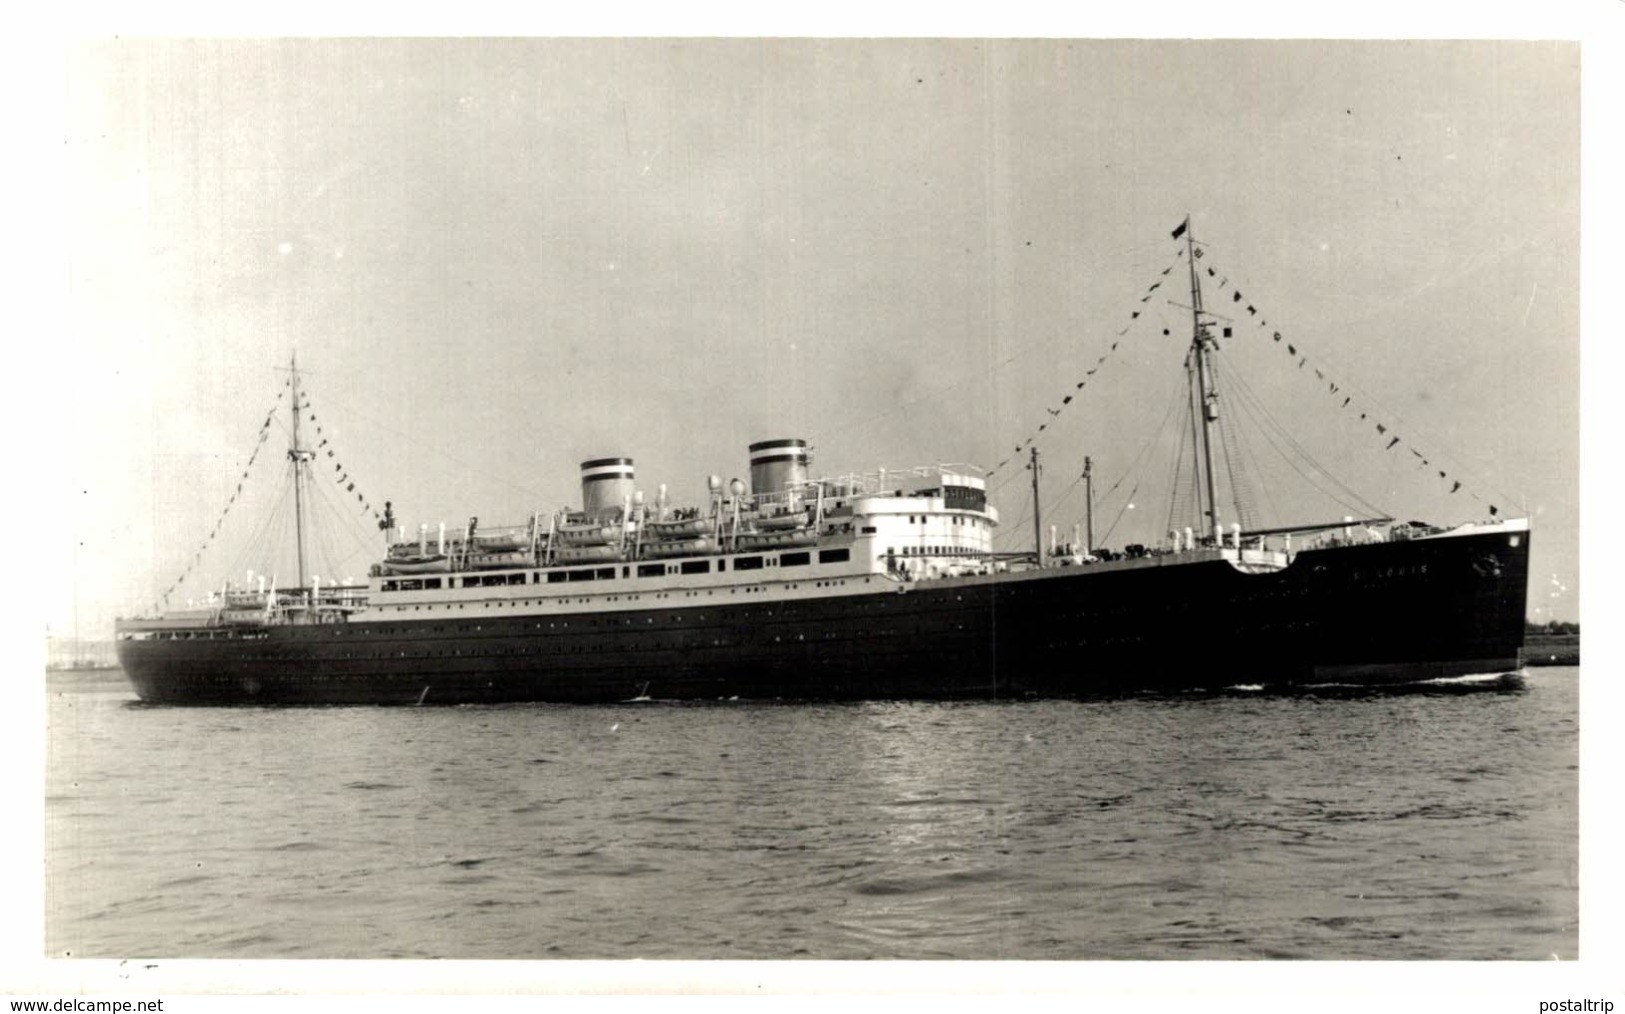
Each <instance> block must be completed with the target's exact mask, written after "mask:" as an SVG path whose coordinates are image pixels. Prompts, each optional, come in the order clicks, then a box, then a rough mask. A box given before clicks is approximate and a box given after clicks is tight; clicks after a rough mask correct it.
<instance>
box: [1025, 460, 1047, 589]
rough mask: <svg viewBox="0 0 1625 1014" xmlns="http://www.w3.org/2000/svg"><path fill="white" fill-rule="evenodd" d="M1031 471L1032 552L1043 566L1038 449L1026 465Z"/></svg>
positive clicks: (1042, 527) (1042, 519) (1042, 524)
mask: <svg viewBox="0 0 1625 1014" xmlns="http://www.w3.org/2000/svg"><path fill="white" fill-rule="evenodd" d="M1028 467H1029V468H1031V469H1032V470H1033V552H1034V554H1035V557H1034V558H1035V559H1036V560H1037V561H1038V565H1039V566H1040V567H1042V566H1043V565H1044V515H1043V511H1042V510H1040V508H1039V505H1038V448H1036V447H1034V448H1033V453H1032V462H1031V464H1030V465H1028Z"/></svg>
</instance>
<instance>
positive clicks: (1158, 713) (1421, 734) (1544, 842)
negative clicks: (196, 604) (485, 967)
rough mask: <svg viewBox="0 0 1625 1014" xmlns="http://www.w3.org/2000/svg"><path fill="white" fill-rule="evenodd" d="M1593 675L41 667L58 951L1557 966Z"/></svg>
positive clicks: (1572, 889) (50, 917)
mask: <svg viewBox="0 0 1625 1014" xmlns="http://www.w3.org/2000/svg"><path fill="white" fill-rule="evenodd" d="M115 675H116V674H115ZM1578 676H1579V673H1578V670H1577V669H1565V668H1554V669H1532V670H1530V671H1529V676H1528V679H1527V682H1526V685H1525V686H1524V688H1523V689H1520V690H1510V691H1508V690H1501V691H1493V690H1491V691H1483V690H1481V691H1476V692H1472V693H1437V694H1435V693H1400V694H1383V695H1374V696H1354V697H1333V698H1327V697H1311V696H1291V697H1278V696H1264V695H1258V694H1251V695H1249V694H1246V693H1236V694H1230V695H1219V696H1202V697H1150V698H1135V699H1124V700H1111V701H1084V702H1069V701H1061V702H1040V703H1010V704H908V703H887V704H862V705H838V706H836V705H831V706H820V705H765V704H729V705H720V704H719V705H713V706H675V705H662V704H652V705H651V704H644V705H624V706H620V707H558V706H541V705H537V706H504V707H459V708H397V709H380V708H315V709H280V710H279V709H229V710H228V709H185V708H165V707H148V706H142V705H139V704H136V703H134V696H133V694H131V693H130V692H129V691H128V689H127V688H126V687H125V686H124V685H122V684H121V683H119V682H116V681H102V682H90V681H85V680H84V679H83V678H82V677H80V678H74V679H67V680H60V681H58V680H53V681H52V682H51V683H50V684H49V715H48V718H49V733H48V748H49V757H48V772H47V782H48V784H47V790H46V791H47V795H46V804H45V815H46V859H47V880H46V947H47V952H48V953H49V954H51V955H54V956H61V955H72V956H84V957H122V956H161V957H230V958H273V957H289V958H302V957H312V958H314V957H329V958H379V957H413V958H417V957H422V958H428V957H445V958H634V957H639V958H794V957H809V958H899V959H904V958H908V959H912V958H964V959H979V958H998V959H1012V958H1042V959H1096V958H1289V957H1300V958H1541V959H1549V958H1550V957H1551V956H1553V955H1554V954H1555V955H1558V956H1560V957H1564V958H1572V957H1574V956H1575V955H1576V950H1577V947H1578V939H1579V930H1578V925H1577V924H1578V914H1577V913H1578V899H1577V890H1576V866H1577V854H1578V805H1577V798H1576V796H1577V780H1578V779H1577V776H1578V770H1577V763H1578V760H1577V758H1578V749H1577V729H1578Z"/></svg>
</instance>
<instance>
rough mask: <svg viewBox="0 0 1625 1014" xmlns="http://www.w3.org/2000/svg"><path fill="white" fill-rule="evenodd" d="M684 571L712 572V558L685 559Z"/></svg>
mask: <svg viewBox="0 0 1625 1014" xmlns="http://www.w3.org/2000/svg"><path fill="white" fill-rule="evenodd" d="M683 573H685V574H709V573H711V561H710V560H687V561H685V562H684V563H683Z"/></svg>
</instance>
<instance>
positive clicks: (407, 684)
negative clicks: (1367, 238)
mask: <svg viewBox="0 0 1625 1014" xmlns="http://www.w3.org/2000/svg"><path fill="white" fill-rule="evenodd" d="M1182 236H1183V237H1184V243H1183V244H1182V246H1181V248H1180V254H1179V256H1180V258H1181V259H1183V260H1184V262H1185V267H1186V269H1187V270H1188V273H1189V276H1190V297H1191V306H1190V311H1191V320H1192V338H1191V343H1190V346H1189V350H1188V352H1187V355H1186V359H1185V368H1186V372H1187V375H1188V378H1189V385H1190V387H1189V398H1188V405H1187V407H1188V408H1189V410H1190V411H1189V415H1188V419H1189V420H1190V423H1189V437H1190V443H1189V446H1188V462H1187V465H1186V467H1185V472H1184V474H1185V475H1186V476H1187V478H1188V479H1189V484H1188V485H1189V489H1190V490H1191V495H1192V496H1193V497H1194V507H1195V511H1194V516H1195V517H1197V518H1199V519H1200V522H1201V523H1200V525H1199V526H1196V525H1192V526H1186V527H1184V528H1179V527H1173V528H1171V530H1170V531H1168V533H1167V535H1166V538H1165V539H1164V540H1162V541H1161V543H1160V544H1157V545H1144V544H1136V545H1129V546H1125V547H1123V548H1122V549H1119V550H1113V549H1109V548H1105V547H1101V546H1098V545H1096V544H1095V539H1094V534H1093V522H1092V517H1091V519H1090V524H1089V528H1090V531H1089V533H1088V535H1087V536H1086V537H1083V536H1080V537H1078V538H1076V539H1074V541H1073V542H1071V543H1068V544H1065V545H1062V544H1060V543H1059V542H1058V541H1057V539H1056V537H1055V535H1054V534H1053V533H1052V535H1051V538H1050V539H1049V543H1048V545H1046V544H1045V541H1044V538H1043V536H1044V526H1043V523H1042V520H1041V518H1042V513H1041V506H1040V504H1039V499H1038V492H1039V483H1038V476H1039V470H1040V467H1041V466H1040V461H1039V456H1038V449H1037V447H1036V445H1034V444H1033V442H1032V441H1031V440H1029V441H1028V445H1026V446H1023V447H1018V448H1017V451H1018V452H1022V453H1019V454H1018V458H1019V460H1017V461H1015V462H1014V464H1015V466H1016V467H1017V468H1020V467H1023V466H1024V467H1025V468H1027V469H1028V470H1029V471H1030V472H1031V473H1032V498H1033V542H1034V545H1033V547H1032V549H1031V550H1030V551H1026V552H1021V553H1008V552H1007V553H999V552H996V551H995V547H994V541H993V538H994V533H995V530H996V528H997V526H998V525H999V522H1000V518H999V514H998V512H997V510H995V508H994V507H993V506H992V505H991V504H990V503H989V502H988V492H989V490H988V478H987V473H986V472H985V471H984V470H983V469H980V468H977V467H974V466H970V465H932V466H926V467H918V468H910V469H900V470H895V471H880V472H873V473H867V474H855V473H854V474H846V475H838V476H834V477H816V476H814V475H813V473H812V472H811V469H810V463H811V455H810V448H809V446H808V444H807V442H806V441H805V440H802V439H775V440H762V441H759V442H756V443H752V444H750V445H749V475H750V482H749V485H748V486H747V485H746V484H745V483H744V482H742V481H740V480H737V479H736V480H733V481H732V482H730V483H726V484H725V483H724V482H723V481H722V480H721V479H720V478H718V477H716V476H712V477H710V479H709V482H708V484H707V487H708V496H707V499H706V501H705V502H704V503H701V504H698V505H695V506H687V507H676V506H673V505H671V504H670V503H668V500H667V497H666V494H665V487H664V486H661V487H660V488H659V489H660V491H659V493H658V494H657V495H655V496H654V497H650V498H647V499H646V498H645V497H644V495H643V493H642V492H640V491H639V489H638V485H637V479H636V472H635V468H634V462H633V459H631V458H630V457H605V458H595V459H592V460H588V461H584V462H582V463H581V466H580V469H581V471H580V478H581V503H580V506H579V508H577V507H573V506H572V507H571V508H568V509H565V510H560V511H556V512H551V513H545V514H544V513H542V512H538V513H536V514H534V515H532V516H531V517H530V518H528V519H527V520H526V521H525V522H524V523H523V524H519V525H512V526H500V527H489V526H482V525H480V524H479V523H478V521H477V520H472V519H471V520H470V521H469V522H468V523H467V524H466V525H463V526H461V527H460V528H459V529H457V530H454V531H451V532H448V531H447V530H446V528H445V526H443V525H442V526H440V527H439V528H438V530H436V531H434V532H430V531H429V529H428V528H427V526H420V527H419V528H418V529H417V531H416V532H415V533H409V532H407V531H406V529H405V528H404V527H397V526H395V525H394V523H393V522H394V518H393V515H392V514H391V513H390V510H389V507H388V505H386V509H385V512H384V515H383V519H382V521H381V523H380V527H381V528H383V529H385V530H386V531H387V533H388V535H387V546H386V548H385V550H384V552H383V555H382V558H381V559H379V560H378V562H377V563H375V564H374V565H373V566H372V567H371V573H370V575H369V577H368V579H367V581H366V583H365V585H364V586H363V585H350V584H337V583H333V582H331V581H330V582H328V583H325V584H324V583H322V582H321V581H320V580H318V579H316V578H313V577H311V576H310V575H309V574H308V572H307V566H306V548H305V542H306V537H305V530H304V518H303V512H304V508H305V503H304V501H305V500H306V499H309V495H310V494H309V484H310V483H312V482H314V481H315V478H314V474H313V470H312V463H313V461H314V460H315V458H316V452H315V450H314V449H313V448H312V447H311V446H309V444H308V443H307V442H305V441H303V440H302V438H301V431H300V425H299V419H300V416H301V414H302V413H301V400H300V399H301V392H300V379H299V374H298V372H297V370H293V371H291V373H290V380H289V385H290V387H291V391H292V399H291V406H292V416H293V425H292V427H291V435H292V439H291V446H290V448H289V450H288V462H289V468H290V469H291V471H292V479H293V483H292V484H293V492H294V500H295V515H296V518H295V520H296V525H295V528H296V535H297V539H298V543H297V558H298V563H297V569H298V573H297V575H296V580H295V582H294V583H293V585H292V586H291V587H278V586H277V583H276V581H275V580H273V581H272V582H271V584H270V586H266V584H265V583H264V580H265V579H264V577H263V576H261V577H260V579H259V584H258V585H257V586H255V585H253V584H252V583H250V584H245V585H243V586H235V585H233V584H231V583H229V582H228V583H226V584H225V585H224V586H222V587H220V588H219V590H218V591H216V592H212V593H211V594H210V595H209V596H208V598H207V599H206V600H204V601H202V602H194V603H192V604H190V605H189V606H188V607H187V608H184V609H174V610H168V611H160V612H158V614H157V615H154V616H147V617H134V618H128V619H121V620H120V621H118V624H117V650H118V658H119V662H120V664H121V665H122V667H123V669H124V671H125V673H126V674H127V676H128V678H129V679H130V681H131V683H132V684H133V686H134V688H135V690H136V692H137V694H138V695H139V696H140V698H141V699H142V700H143V701H149V702H162V703H175V704H362V703H375V704H452V703H471V702H521V701H548V702H620V701H648V700H706V701H712V700H718V699H723V700H732V699H741V700H752V699H756V700H760V699H773V700H857V699H883V698H982V699H992V698H1022V697H1053V696H1083V695H1094V694H1116V693H1124V692H1138V691H1178V690H1184V689H1191V688H1208V689H1218V688H1223V687H1226V686H1232V685H1247V686H1249V687H1258V688H1263V689H1271V688H1298V687H1305V686H1315V685H1324V684H1338V685H1381V684H1398V683H1414V682H1418V681H1428V680H1439V679H1448V678H1451V677H1459V676H1467V675H1472V674H1492V673H1504V672H1508V671H1511V670H1515V669H1516V668H1517V667H1518V665H1519V652H1520V649H1521V647H1522V643H1523V632H1524V610H1525V597H1526V588H1527V583H1528V581H1527V572H1528V559H1529V549H1530V541H1529V540H1530V530H1529V524H1528V522H1527V520H1525V519H1508V518H1498V517H1495V516H1494V514H1495V513H1496V511H1495V510H1494V509H1493V508H1492V509H1491V515H1492V516H1491V517H1490V518H1489V519H1488V520H1485V521H1480V522H1472V523H1464V524H1459V525H1454V526H1448V527H1440V526H1432V525H1426V524H1422V523H1418V522H1407V523H1395V521H1394V520H1393V519H1392V518H1386V517H1376V518H1361V519H1358V520H1356V519H1355V518H1353V517H1351V516H1345V517H1343V518H1341V519H1334V520H1331V521H1330V522H1327V523H1324V524H1313V525H1298V526H1292V527H1278V528H1270V529H1261V528H1251V529H1247V528H1244V526H1243V525H1242V523H1241V522H1240V521H1239V520H1232V521H1230V522H1229V524H1226V523H1225V521H1226V518H1225V517H1224V516H1223V514H1222V511H1221V501H1220V499H1219V496H1218V493H1217V490H1218V482H1219V478H1220V475H1219V470H1218V469H1216V467H1215V460H1214V458H1215V454H1216V453H1221V454H1222V453H1223V448H1222V446H1221V447H1219V448H1218V449H1217V450H1216V448H1215V444H1216V443H1217V442H1218V441H1217V438H1216V437H1215V426H1216V423H1217V421H1218V399H1217V393H1216V390H1215V386H1214V359H1213V357H1214V356H1215V355H1216V353H1217V350H1218V348H1219V345H1220V341H1219V338H1220V337H1221V336H1220V335H1218V334H1216V330H1218V329H1220V323H1219V322H1220V320H1221V319H1222V318H1220V317H1219V316H1218V315H1217V314H1214V313H1211V312H1209V311H1207V310H1205V309H1204V308H1203V303H1202V272H1201V271H1199V270H1198V257H1199V256H1200V248H1199V246H1198V244H1196V243H1195V240H1194V237H1193V236H1191V235H1190V233H1189V220H1188V219H1187V220H1186V222H1185V223H1184V224H1182V225H1181V226H1180V227H1179V228H1178V229H1176V230H1175V231H1174V239H1176V240H1178V239H1180V238H1181V237H1182ZM1209 273H1210V274H1211V272H1209ZM1163 274H1164V275H1167V274H1168V272H1166V271H1165V272H1163ZM1157 284H1160V282H1158V283H1156V284H1153V286H1152V288H1153V289H1155V288H1156V285H1157ZM1236 299H1237V301H1238V302H1239V301H1240V294H1239V293H1237V294H1236ZM1247 309H1248V310H1249V311H1252V310H1253V307H1252V306H1248V307H1247ZM1136 316H1138V314H1136ZM1222 330H1223V336H1226V337H1227V336H1228V334H1229V330H1228V328H1225V329H1222ZM1274 338H1275V340H1276V341H1277V342H1279V341H1280V340H1281V338H1280V334H1279V332H1276V333H1275V334H1274ZM1114 347H1115V346H1114ZM1293 353H1294V354H1295V355H1296V354H1297V350H1296V349H1295V348H1294V349H1293ZM1299 365H1302V364H1301V363H1300V364H1299ZM1078 386H1079V387H1080V388H1081V387H1082V386H1083V385H1082V384H1079V385H1078ZM1337 390H1338V389H1337V387H1336V385H1335V383H1334V384H1333V385H1332V391H1333V393H1334V394H1335V393H1337ZM1067 401H1068V402H1070V401H1071V398H1070V397H1069V398H1068V399H1067ZM1347 403H1348V402H1347V399H1346V398H1345V399H1344V404H1345V405H1346V404H1347ZM1362 418H1364V417H1363V416H1362ZM1379 428H1380V427H1379ZM263 436H264V434H263V432H262V439H263ZM1392 446H1393V445H1392V444H1389V447H1390V448H1392ZM1184 451H1185V448H1183V446H1182V453H1184ZM1005 464H1008V462H1006V463H1001V466H1002V465H1005ZM1439 474H1440V476H1441V477H1443V476H1444V475H1445V473H1444V472H1443V471H1440V473H1439ZM1457 485H1458V486H1459V485H1460V484H1459V482H1458V483H1457ZM1090 501H1091V503H1092V491H1091V493H1090ZM250 581H252V576H251V577H250Z"/></svg>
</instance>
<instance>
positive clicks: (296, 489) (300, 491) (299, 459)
mask: <svg viewBox="0 0 1625 1014" xmlns="http://www.w3.org/2000/svg"><path fill="white" fill-rule="evenodd" d="M288 376H289V383H290V385H291V386H292V387H293V436H292V438H291V443H290V444H289V446H288V460H289V461H291V462H293V531H294V541H295V545H296V546H297V547H298V552H299V584H298V585H297V586H296V587H298V588H299V590H300V594H303V593H304V588H305V462H306V461H308V460H309V459H310V458H312V457H314V456H315V455H314V452H311V451H306V450H305V449H304V448H302V447H300V446H299V415H300V413H301V412H302V411H303V408H304V407H303V406H302V405H300V404H299V353H298V352H297V351H295V352H294V353H293V357H292V358H291V359H290V360H289V363H288Z"/></svg>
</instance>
